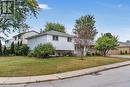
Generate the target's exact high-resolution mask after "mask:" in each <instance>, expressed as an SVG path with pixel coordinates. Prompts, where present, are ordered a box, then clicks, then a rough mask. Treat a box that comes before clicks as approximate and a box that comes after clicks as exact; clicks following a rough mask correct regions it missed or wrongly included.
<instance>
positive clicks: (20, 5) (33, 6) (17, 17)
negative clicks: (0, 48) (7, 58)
mask: <svg viewBox="0 0 130 87" xmlns="http://www.w3.org/2000/svg"><path fill="white" fill-rule="evenodd" d="M13 1H15V4H12V5H11V7H10V8H9V9H10V11H11V13H12V14H7V15H3V16H2V17H0V33H4V34H5V35H6V36H7V35H8V33H10V32H11V31H13V32H14V31H17V30H18V31H21V30H23V29H24V30H25V29H27V28H29V26H28V24H26V22H25V21H26V19H27V17H28V16H30V15H33V16H35V17H36V15H37V12H38V9H39V6H38V3H37V1H36V0H13ZM13 5H15V8H14V6H13ZM4 9H6V8H4ZM0 10H2V8H0Z"/></svg>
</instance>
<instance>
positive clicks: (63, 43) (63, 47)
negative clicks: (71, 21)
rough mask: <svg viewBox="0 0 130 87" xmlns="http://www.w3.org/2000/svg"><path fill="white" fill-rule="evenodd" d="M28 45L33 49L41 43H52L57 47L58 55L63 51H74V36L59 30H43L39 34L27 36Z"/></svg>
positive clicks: (56, 52)
mask: <svg viewBox="0 0 130 87" xmlns="http://www.w3.org/2000/svg"><path fill="white" fill-rule="evenodd" d="M26 39H27V40H28V46H29V47H30V49H31V50H33V49H34V48H35V47H36V46H38V45H39V44H45V43H51V44H52V45H53V46H54V48H55V54H56V55H60V54H61V55H62V53H70V52H71V53H74V43H73V41H74V40H73V39H74V36H73V35H70V34H67V33H61V32H57V31H53V30H52V31H49V32H43V33H40V34H38V35H35V36H32V37H28V38H26Z"/></svg>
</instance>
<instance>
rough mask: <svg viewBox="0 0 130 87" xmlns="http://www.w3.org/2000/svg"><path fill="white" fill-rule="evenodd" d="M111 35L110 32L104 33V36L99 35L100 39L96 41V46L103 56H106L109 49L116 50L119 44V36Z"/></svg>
mask: <svg viewBox="0 0 130 87" xmlns="http://www.w3.org/2000/svg"><path fill="white" fill-rule="evenodd" d="M111 35H112V34H111ZM111 35H110V34H109V35H108V33H106V34H102V36H101V37H99V38H98V40H97V41H96V46H95V48H96V49H97V50H98V51H100V52H101V55H103V56H106V54H107V53H108V52H109V50H114V49H116V48H117V46H118V37H117V36H113V35H112V36H111Z"/></svg>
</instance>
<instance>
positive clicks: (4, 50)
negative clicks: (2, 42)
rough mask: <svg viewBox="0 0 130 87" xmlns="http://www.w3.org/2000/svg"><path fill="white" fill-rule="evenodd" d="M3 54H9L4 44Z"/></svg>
mask: <svg viewBox="0 0 130 87" xmlns="http://www.w3.org/2000/svg"><path fill="white" fill-rule="evenodd" d="M3 55H4V56H7V48H6V46H4V49H3Z"/></svg>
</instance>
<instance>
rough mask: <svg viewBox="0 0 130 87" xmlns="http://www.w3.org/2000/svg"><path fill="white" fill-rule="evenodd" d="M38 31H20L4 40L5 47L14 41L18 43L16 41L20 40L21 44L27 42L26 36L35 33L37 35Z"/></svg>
mask: <svg viewBox="0 0 130 87" xmlns="http://www.w3.org/2000/svg"><path fill="white" fill-rule="evenodd" d="M38 34H39V33H38V32H36V31H28V32H24V33H20V34H17V35H15V36H13V38H12V39H9V40H6V41H5V45H6V46H7V47H9V46H10V45H11V43H12V42H14V43H15V44H17V43H18V41H19V42H20V41H22V43H23V44H28V42H27V39H26V38H28V37H31V36H35V35H38Z"/></svg>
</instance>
